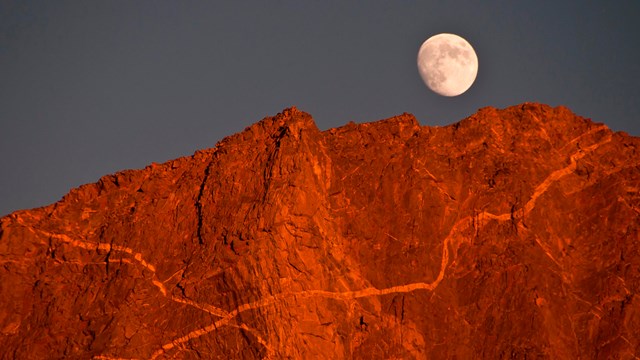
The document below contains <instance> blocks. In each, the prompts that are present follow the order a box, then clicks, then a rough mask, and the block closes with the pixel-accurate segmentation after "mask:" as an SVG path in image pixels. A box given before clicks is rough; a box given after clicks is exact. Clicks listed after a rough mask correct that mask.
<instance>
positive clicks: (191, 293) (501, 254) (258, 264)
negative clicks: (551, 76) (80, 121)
mask: <svg viewBox="0 0 640 360" xmlns="http://www.w3.org/2000/svg"><path fill="white" fill-rule="evenodd" d="M639 248H640V139H638V138H635V137H631V136H628V135H626V134H624V133H613V132H611V131H610V130H609V129H608V128H607V127H606V126H604V125H602V124H596V123H593V122H591V121H590V120H587V119H583V118H581V117H579V116H576V115H574V114H572V113H571V112H570V111H569V110H568V109H566V108H562V107H558V108H551V107H548V106H545V105H538V104H523V105H519V106H515V107H511V108H507V109H504V110H498V109H494V108H484V109H481V110H480V111H479V112H478V113H477V114H475V115H473V116H471V117H469V118H467V119H464V120H462V121H460V122H459V123H456V124H453V125H450V126H446V127H421V126H420V125H419V124H418V122H417V121H416V119H415V118H414V117H413V116H412V115H409V114H403V115H400V116H397V117H394V118H391V119H387V120H383V121H378V122H374V123H366V124H353V123H350V124H347V125H345V126H343V127H341V128H337V129H330V130H327V131H322V132H321V131H319V130H318V128H317V127H316V126H315V124H314V122H313V120H312V118H311V116H309V115H308V114H306V113H304V112H301V111H299V110H297V109H295V108H291V109H287V110H284V111H283V112H282V113H281V114H278V115H277V116H275V117H270V118H266V119H264V120H262V121H260V122H258V123H256V124H255V125H253V126H251V127H249V128H247V129H246V130H245V131H243V132H241V133H239V134H236V135H233V136H230V137H227V138H225V139H224V140H222V141H221V142H220V143H218V144H217V146H216V147H215V148H213V149H208V150H203V151H199V152H197V153H196V154H194V155H193V156H191V157H187V158H181V159H176V160H173V161H169V162H167V163H165V164H159V165H158V164H154V165H151V166H148V167H147V168H145V169H143V170H133V171H132V170H129V171H123V172H120V173H117V174H114V175H109V176H105V177H103V178H102V179H100V181H98V182H97V183H95V184H89V185H85V186H82V187H80V188H78V189H75V190H73V191H71V192H70V193H69V194H68V195H67V196H65V197H64V198H63V199H62V200H61V201H59V202H57V203H55V204H53V205H50V206H47V207H44V208H40V209H34V210H29V211H19V212H15V213H13V214H11V215H8V216H6V217H4V218H2V219H0V264H1V265H2V266H1V267H0V299H2V300H0V333H1V334H2V335H1V336H0V349H3V350H2V355H3V358H7V359H9V358H21V359H23V358H29V359H41V358H63V357H64V358H91V357H93V358H95V359H116V358H127V359H131V358H135V359H142V358H145V359H147V358H148V359H161V358H185V359H191V358H219V359H228V358H250V359H253V358H272V359H277V358H288V357H291V358H300V359H310V358H326V359H336V358H363V359H370V358H429V359H449V358H460V359H466V358H490V359H498V358H525V357H526V358H539V357H542V358H550V359H575V358H593V359H595V358H598V359H609V358H621V359H633V358H638V357H640V335H639V334H640V296H639V295H638V290H639V289H640V255H639V252H638V250H639Z"/></svg>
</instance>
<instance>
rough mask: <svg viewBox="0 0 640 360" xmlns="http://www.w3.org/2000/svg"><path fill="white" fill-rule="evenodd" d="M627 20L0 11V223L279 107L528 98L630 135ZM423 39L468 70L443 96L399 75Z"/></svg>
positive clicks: (610, 16)
mask: <svg viewBox="0 0 640 360" xmlns="http://www.w3.org/2000/svg"><path fill="white" fill-rule="evenodd" d="M638 19H640V2H639V1H636V0H633V1H530V2H525V1H468V2H463V1H362V2H356V1H300V0H294V1H262V0H260V1H224V2H223V1H129V0H126V1H103V2H97V1H38V2H32V1H7V0H0V169H1V170H0V215H5V214H8V213H10V212H12V211H14V210H18V209H24V208H31V207H36V206H42V205H46V204H49V203H52V202H54V201H56V200H58V199H59V198H60V197H61V196H62V195H64V194H65V193H67V192H68V191H69V190H70V189H71V188H73V187H77V186H79V185H81V184H84V183H88V182H94V181H96V180H97V179H98V178H99V177H100V176H102V175H105V174H109V173H113V172H116V171H118V170H124V169H128V168H141V167H144V166H146V165H148V164H150V163H151V162H164V161H166V160H170V159H173V158H177V157H181V156H185V155H190V154H192V153H193V152H194V151H195V150H197V149H202V148H209V147H213V146H214V145H215V144H216V142H217V141H219V140H220V139H222V138H223V137H224V136H227V135H230V134H233V133H235V132H238V131H240V130H242V129H243V128H245V127H246V126H248V125H250V124H252V123H254V122H256V121H258V120H260V119H261V118H263V117H265V116H269V115H274V114H276V113H278V112H280V110H282V109H283V108H286V107H289V106H291V105H295V106H297V107H298V108H300V109H302V110H304V111H307V112H309V113H311V114H312V115H313V116H314V118H315V120H316V123H317V124H318V126H319V127H320V128H321V129H327V128H330V127H335V126H340V125H343V124H345V123H347V122H348V121H352V120H353V121H356V122H369V121H374V120H379V119H383V118H386V117H390V116H393V115H396V114H400V113H403V112H409V113H413V114H414V115H416V117H417V118H418V119H419V121H420V122H421V123H422V124H423V125H446V124H450V123H452V122H456V121H458V120H460V119H462V118H464V117H466V116H468V115H471V114H473V113H474V112H475V111H476V110H477V109H479V108H481V107H484V106H495V107H506V106H510V105H514V104H518V103H521V102H525V101H535V102H543V103H547V104H550V105H554V106H555V105H566V106H568V107H570V108H571V109H572V110H573V111H574V112H576V113H578V114H579V115H582V116H585V117H590V118H592V119H593V120H595V121H598V122H604V123H605V124H607V125H608V126H609V127H610V128H612V129H613V130H621V131H627V132H629V133H630V134H632V135H636V136H638V135H640V85H639V82H640V67H639V66H640V65H639V64H640V21H639V20H638ZM441 32H450V33H455V34H458V35H460V36H462V37H464V38H466V39H467V40H468V41H469V42H470V43H471V44H472V45H473V47H474V48H475V50H476V52H477V54H478V58H479V62H480V69H479V72H478V77H477V79H476V82H475V84H474V85H473V86H472V87H471V89H470V90H469V91H468V92H466V93H465V94H463V95H461V96H459V97H455V98H444V97H440V96H438V95H435V94H434V93H431V92H430V91H429V90H428V89H427V88H426V86H425V85H424V84H423V83H422V80H421V79H420V76H419V75H418V71H417V68H416V54H417V51H418V48H419V47H420V45H421V44H422V42H423V41H424V40H425V39H427V38H428V37H430V36H431V35H434V34H437V33H441Z"/></svg>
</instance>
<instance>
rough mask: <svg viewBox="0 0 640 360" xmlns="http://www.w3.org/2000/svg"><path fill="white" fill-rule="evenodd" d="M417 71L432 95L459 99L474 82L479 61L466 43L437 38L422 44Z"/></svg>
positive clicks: (453, 37)
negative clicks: (433, 93)
mask: <svg viewBox="0 0 640 360" xmlns="http://www.w3.org/2000/svg"><path fill="white" fill-rule="evenodd" d="M418 71H419V72H420V76H421V77H422V80H423V81H424V83H425V84H427V86H428V87H429V89H431V90H433V91H434V92H435V93H437V94H440V95H442V96H458V95H460V94H462V93H464V92H465V91H467V90H468V89H469V88H470V87H471V85H472V84H473V82H474V81H475V80H476V75H477V74H478V57H477V56H476V52H475V51H474V50H473V47H471V44H469V42H467V40H465V39H463V38H461V37H460V36H458V35H454V34H438V35H434V36H432V37H430V38H429V39H427V41H425V42H424V43H422V46H421V47H420V51H418Z"/></svg>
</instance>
